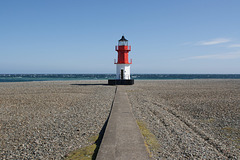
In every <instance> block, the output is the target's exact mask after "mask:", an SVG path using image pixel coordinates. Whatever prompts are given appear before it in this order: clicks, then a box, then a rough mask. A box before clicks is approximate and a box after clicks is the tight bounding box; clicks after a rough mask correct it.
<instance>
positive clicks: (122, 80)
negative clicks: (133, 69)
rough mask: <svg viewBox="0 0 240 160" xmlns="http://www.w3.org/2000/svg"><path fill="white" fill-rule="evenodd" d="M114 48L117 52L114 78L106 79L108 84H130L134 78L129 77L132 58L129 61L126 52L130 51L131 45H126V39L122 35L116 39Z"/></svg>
mask: <svg viewBox="0 0 240 160" xmlns="http://www.w3.org/2000/svg"><path fill="white" fill-rule="evenodd" d="M115 50H116V51H117V52H118V59H117V62H116V60H114V64H116V79H114V80H108V84H111V85H132V84H134V80H133V79H131V78H130V64H132V59H131V61H130V62H129V59H128V52H129V51H131V46H129V45H128V40H127V39H126V38H125V37H124V36H122V38H121V39H120V40H119V41H118V45H117V46H115Z"/></svg>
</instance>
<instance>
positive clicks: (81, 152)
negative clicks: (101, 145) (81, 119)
mask: <svg viewBox="0 0 240 160" xmlns="http://www.w3.org/2000/svg"><path fill="white" fill-rule="evenodd" d="M98 138H99V136H92V137H89V138H88V140H89V142H90V143H93V144H92V145H90V146H87V147H83V148H80V149H77V150H75V151H72V152H70V153H69V154H68V156H67V157H66V158H65V160H78V159H81V160H92V159H95V158H96V157H95V156H96V155H95V150H96V149H97V144H96V142H97V140H98Z"/></svg>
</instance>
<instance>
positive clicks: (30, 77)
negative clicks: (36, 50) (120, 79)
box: [0, 74, 240, 83]
mask: <svg viewBox="0 0 240 160" xmlns="http://www.w3.org/2000/svg"><path fill="white" fill-rule="evenodd" d="M114 78H115V74H0V83H1V82H29V81H69V80H107V79H114ZM131 78H132V79H136V80H161V79H165V80H171V79H240V74H132V75H131Z"/></svg>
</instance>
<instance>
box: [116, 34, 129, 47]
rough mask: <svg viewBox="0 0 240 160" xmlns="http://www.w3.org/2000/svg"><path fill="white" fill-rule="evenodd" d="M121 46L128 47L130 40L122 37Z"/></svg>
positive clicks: (119, 43) (119, 42)
mask: <svg viewBox="0 0 240 160" xmlns="http://www.w3.org/2000/svg"><path fill="white" fill-rule="evenodd" d="M118 45H119V46H128V40H127V39H126V38H125V37H124V36H122V38H121V39H120V40H119V41H118Z"/></svg>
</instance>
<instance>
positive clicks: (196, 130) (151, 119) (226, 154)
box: [127, 80, 240, 159]
mask: <svg viewBox="0 0 240 160" xmlns="http://www.w3.org/2000/svg"><path fill="white" fill-rule="evenodd" d="M127 87H128V89H127V93H128V96H129V100H130V103H131V105H132V107H133V112H134V115H135V117H136V119H139V120H143V121H145V122H146V123H147V124H148V127H149V128H150V130H151V131H152V132H153V133H154V135H155V136H156V137H157V139H158V142H159V144H160V148H159V150H158V151H155V152H154V157H153V158H154V159H240V154H239V153H240V141H239V140H240V125H239V121H240V110H239V109H240V80H157V81H140V80H139V81H135V84H134V85H133V86H127Z"/></svg>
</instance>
